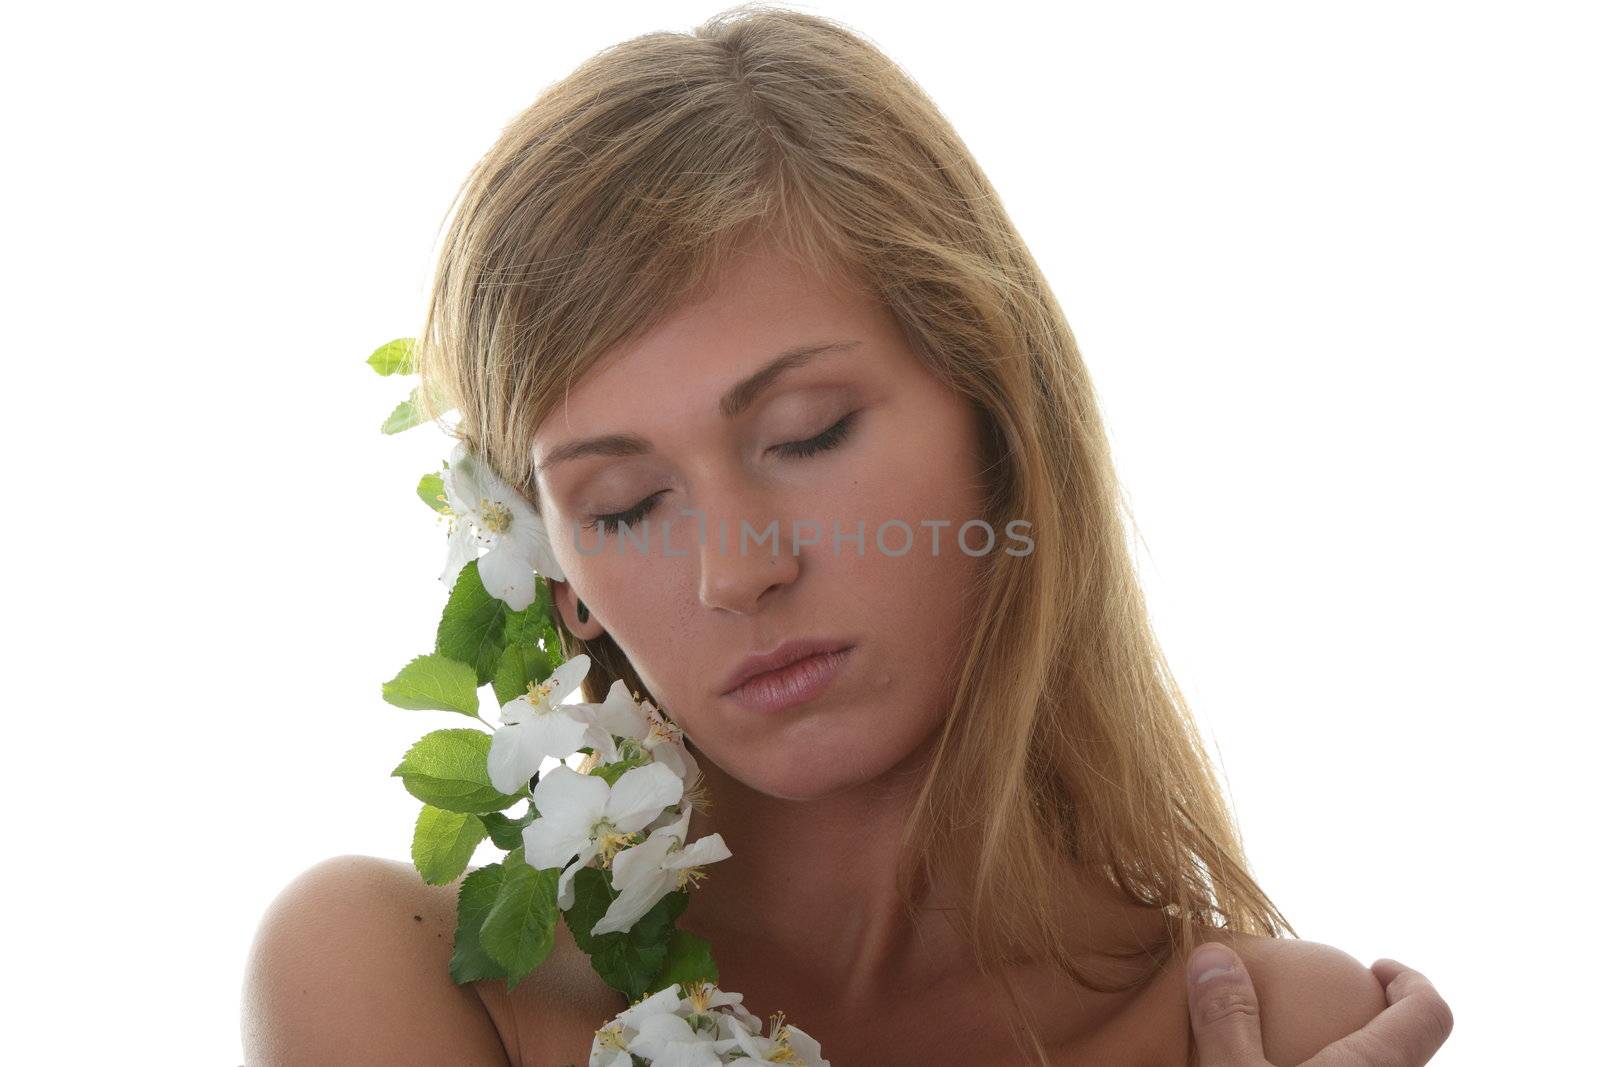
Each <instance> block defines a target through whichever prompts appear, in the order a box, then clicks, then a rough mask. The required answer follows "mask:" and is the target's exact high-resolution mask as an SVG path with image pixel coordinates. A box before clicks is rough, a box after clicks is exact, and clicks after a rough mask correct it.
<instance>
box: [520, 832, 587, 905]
mask: <svg viewBox="0 0 1600 1067" xmlns="http://www.w3.org/2000/svg"><path fill="white" fill-rule="evenodd" d="M538 821H539V820H537V819H535V820H534V822H538ZM599 851H600V845H599V844H598V843H597V842H594V841H590V842H589V843H588V844H586V845H584V846H583V848H581V849H579V850H578V856H577V858H576V859H574V860H573V861H572V862H571V863H569V864H567V865H566V867H564V868H563V869H562V871H561V877H560V878H559V879H557V880H556V907H558V908H560V909H561V910H562V911H566V910H567V909H568V908H570V907H572V905H573V902H574V900H575V899H576V897H577V892H576V890H575V889H574V888H573V879H574V878H576V877H578V872H579V871H581V870H583V869H584V868H585V867H587V866H589V861H590V860H592V859H594V857H595V854H596V853H598V852H599Z"/></svg>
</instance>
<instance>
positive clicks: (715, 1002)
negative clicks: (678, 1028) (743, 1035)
mask: <svg viewBox="0 0 1600 1067" xmlns="http://www.w3.org/2000/svg"><path fill="white" fill-rule="evenodd" d="M683 997H684V1010H681V1011H680V1014H690V1015H692V1014H694V1013H696V1012H702V1013H711V1014H713V1015H714V1017H715V1018H716V1020H717V1024H718V1026H719V1032H720V1034H721V1035H722V1036H723V1037H732V1036H733V1031H732V1028H731V1027H729V1025H728V1020H729V1019H730V1018H734V1019H738V1020H739V1021H740V1022H741V1023H743V1024H744V1027H745V1029H746V1030H747V1031H749V1032H750V1033H752V1034H759V1033H760V1032H761V1020H760V1019H758V1018H756V1017H755V1016H754V1015H752V1014H751V1013H750V1011H749V1009H747V1008H746V1007H745V1006H744V1005H743V1004H742V1003H741V1001H743V1000H744V994H743V993H730V992H728V991H727V990H724V989H719V988H718V987H717V984H716V983H715V982H690V983H689V986H688V988H687V989H685V990H684V994H683ZM719 1008H726V1009H727V1011H718V1010H716V1009H719Z"/></svg>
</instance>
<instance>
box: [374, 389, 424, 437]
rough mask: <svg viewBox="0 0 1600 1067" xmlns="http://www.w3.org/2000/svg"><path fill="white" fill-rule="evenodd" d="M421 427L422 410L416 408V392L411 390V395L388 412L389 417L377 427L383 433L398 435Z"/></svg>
mask: <svg viewBox="0 0 1600 1067" xmlns="http://www.w3.org/2000/svg"><path fill="white" fill-rule="evenodd" d="M420 425H422V410H421V409H420V408H419V407H418V406H417V390H416V389H413V390H411V395H410V396H408V397H407V398H406V399H404V400H402V401H400V403H398V404H396V405H395V409H394V410H393V411H391V412H389V417H388V418H387V419H384V420H383V425H382V426H381V427H379V428H380V429H381V430H382V431H383V432H384V433H399V432H400V431H401V430H409V429H411V427H413V426H420Z"/></svg>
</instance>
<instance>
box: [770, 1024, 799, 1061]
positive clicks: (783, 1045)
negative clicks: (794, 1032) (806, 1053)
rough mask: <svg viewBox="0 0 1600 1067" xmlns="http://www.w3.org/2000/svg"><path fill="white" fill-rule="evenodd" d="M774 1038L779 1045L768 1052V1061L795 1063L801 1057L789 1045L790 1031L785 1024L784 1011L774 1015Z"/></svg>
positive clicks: (772, 1035)
mask: <svg viewBox="0 0 1600 1067" xmlns="http://www.w3.org/2000/svg"><path fill="white" fill-rule="evenodd" d="M771 1018H772V1034H771V1037H772V1040H773V1041H775V1042H777V1044H778V1047H777V1048H775V1049H773V1050H772V1051H771V1052H768V1053H767V1054H766V1058H767V1062H768V1063H793V1062H795V1061H796V1060H798V1059H799V1058H800V1054H799V1053H798V1052H796V1051H795V1050H794V1049H792V1048H790V1047H789V1031H788V1030H787V1029H785V1028H784V1025H783V1012H781V1011H780V1012H778V1013H776V1014H775V1015H773V1016H772V1017H771Z"/></svg>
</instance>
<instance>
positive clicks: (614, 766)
mask: <svg viewBox="0 0 1600 1067" xmlns="http://www.w3.org/2000/svg"><path fill="white" fill-rule="evenodd" d="M647 762H649V760H648V758H647V757H645V756H634V757H632V758H630V759H620V760H617V761H616V762H615V763H602V764H601V765H600V766H598V767H596V768H595V769H594V770H592V771H590V772H589V773H590V774H592V775H594V776H595V777H596V778H604V779H605V782H606V785H616V784H617V779H618V778H621V777H622V776H623V775H624V774H627V773H628V772H629V771H631V770H633V769H634V768H635V767H641V766H643V765H644V764H645V763H647Z"/></svg>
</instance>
